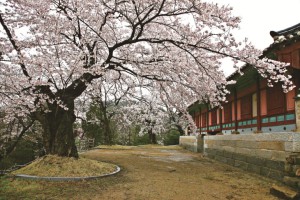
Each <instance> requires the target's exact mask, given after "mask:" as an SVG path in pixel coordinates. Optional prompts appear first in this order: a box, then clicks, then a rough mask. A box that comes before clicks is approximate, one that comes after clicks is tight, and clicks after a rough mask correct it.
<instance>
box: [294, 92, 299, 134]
mask: <svg viewBox="0 0 300 200" xmlns="http://www.w3.org/2000/svg"><path fill="white" fill-rule="evenodd" d="M295 115H296V132H299V133H300V88H299V89H298V91H297V93H296V97H295Z"/></svg>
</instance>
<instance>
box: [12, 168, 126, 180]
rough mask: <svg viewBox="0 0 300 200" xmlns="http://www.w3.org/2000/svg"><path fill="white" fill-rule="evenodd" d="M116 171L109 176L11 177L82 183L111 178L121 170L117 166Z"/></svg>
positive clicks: (21, 175)
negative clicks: (83, 181)
mask: <svg viewBox="0 0 300 200" xmlns="http://www.w3.org/2000/svg"><path fill="white" fill-rule="evenodd" d="M116 167H117V169H116V170H115V171H114V172H111V173H109V174H104V175H100V176H86V177H46V176H32V175H26V174H16V175H13V176H12V177H15V178H20V179H31V180H46V181H82V180H93V179H97V178H103V177H106V176H112V175H115V174H117V173H118V172H120V171H121V168H120V167H119V166H117V165H116Z"/></svg>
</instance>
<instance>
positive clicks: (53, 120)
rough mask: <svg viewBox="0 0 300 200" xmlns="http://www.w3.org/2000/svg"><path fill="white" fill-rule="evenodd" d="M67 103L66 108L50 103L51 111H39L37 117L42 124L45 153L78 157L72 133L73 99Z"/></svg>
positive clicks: (73, 119)
mask: <svg viewBox="0 0 300 200" xmlns="http://www.w3.org/2000/svg"><path fill="white" fill-rule="evenodd" d="M68 104H69V105H68V108H69V109H68V110H64V109H63V108H61V107H60V106H58V105H50V106H49V110H50V111H51V112H48V113H43V114H40V113H39V114H37V119H38V121H40V123H41V124H42V128H43V143H44V148H45V151H46V154H52V155H58V156H64V157H75V158H78V152H77V148H76V145H75V135H74V133H73V123H74V121H75V119H76V117H75V115H74V101H72V102H69V103H68Z"/></svg>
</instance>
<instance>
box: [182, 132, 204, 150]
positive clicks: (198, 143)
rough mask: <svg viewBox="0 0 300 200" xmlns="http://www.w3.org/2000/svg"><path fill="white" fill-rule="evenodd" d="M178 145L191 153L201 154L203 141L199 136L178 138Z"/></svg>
mask: <svg viewBox="0 0 300 200" xmlns="http://www.w3.org/2000/svg"><path fill="white" fill-rule="evenodd" d="M179 145H180V146H182V147H183V148H185V149H187V150H190V151H193V152H203V146H204V145H203V139H202V137H201V135H200V136H180V139H179Z"/></svg>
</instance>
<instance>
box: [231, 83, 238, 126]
mask: <svg viewBox="0 0 300 200" xmlns="http://www.w3.org/2000/svg"><path fill="white" fill-rule="evenodd" d="M237 108H238V105H237V91H236V88H234V115H235V122H234V125H235V126H234V130H235V131H238V119H237V118H238V116H237ZM231 117H232V116H231Z"/></svg>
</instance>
